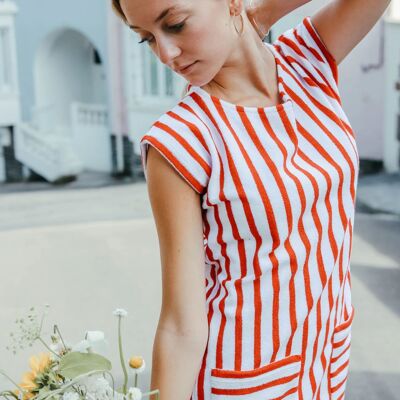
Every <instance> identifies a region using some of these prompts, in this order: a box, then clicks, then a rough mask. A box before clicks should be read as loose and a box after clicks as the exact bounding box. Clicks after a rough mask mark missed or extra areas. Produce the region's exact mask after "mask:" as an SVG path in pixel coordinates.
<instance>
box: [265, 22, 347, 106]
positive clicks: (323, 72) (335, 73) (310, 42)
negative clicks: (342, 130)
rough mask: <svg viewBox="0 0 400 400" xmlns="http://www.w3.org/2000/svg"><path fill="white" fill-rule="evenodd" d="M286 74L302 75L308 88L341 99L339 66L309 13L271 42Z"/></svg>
mask: <svg viewBox="0 0 400 400" xmlns="http://www.w3.org/2000/svg"><path fill="white" fill-rule="evenodd" d="M272 46H273V47H274V48H275V49H276V51H277V53H278V55H279V61H280V62H281V64H282V68H283V69H284V70H285V72H286V73H287V74H288V75H292V76H294V77H297V78H298V77H301V78H304V81H305V82H306V83H308V84H310V85H311V86H310V87H320V88H322V89H323V90H324V91H327V90H328V89H329V90H328V91H329V92H330V93H331V94H332V95H333V97H335V98H336V99H337V100H338V101H339V102H340V95H339V89H338V85H339V70H338V65H337V63H336V61H335V59H334V57H333V56H332V54H331V53H330V52H329V50H328V49H327V48H326V46H325V44H324V43H323V41H322V39H321V37H320V35H319V33H318V31H317V29H316V28H315V26H314V25H313V23H312V20H311V18H310V16H306V17H304V18H303V19H302V20H301V21H300V22H299V23H298V24H297V25H295V26H294V27H293V28H290V29H288V30H286V31H284V32H283V33H281V34H280V35H279V36H278V37H277V38H276V40H275V41H274V42H273V43H272Z"/></svg>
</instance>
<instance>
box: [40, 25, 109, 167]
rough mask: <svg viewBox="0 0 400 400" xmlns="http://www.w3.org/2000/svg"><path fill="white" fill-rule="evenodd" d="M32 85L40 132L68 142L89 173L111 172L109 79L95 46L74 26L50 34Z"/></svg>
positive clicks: (41, 49)
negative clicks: (69, 141)
mask: <svg viewBox="0 0 400 400" xmlns="http://www.w3.org/2000/svg"><path fill="white" fill-rule="evenodd" d="M34 82H35V98H36V103H35V107H34V109H33V120H34V122H35V124H36V127H37V129H38V130H40V131H41V132H43V134H47V135H57V136H59V137H64V138H67V139H70V140H71V142H72V144H73V147H74V150H75V152H76V154H77V156H78V157H79V158H80V160H81V162H82V163H83V166H84V168H85V169H91V170H97V171H107V172H108V171H110V170H111V160H110V159H111V155H110V153H111V152H110V143H109V142H110V139H109V132H108V122H107V109H106V104H107V84H106V76H105V71H104V66H103V62H102V59H101V55H100V54H99V51H98V50H97V49H96V47H95V46H94V45H93V44H92V42H91V41H90V40H89V39H88V38H87V37H86V36H85V35H84V34H82V33H81V32H79V31H77V30H75V29H70V28H63V29H58V30H56V31H54V32H52V33H50V34H49V35H47V36H46V37H45V39H44V40H43V41H42V43H41V45H40V47H39V49H38V51H37V54H36V59H35V65H34Z"/></svg>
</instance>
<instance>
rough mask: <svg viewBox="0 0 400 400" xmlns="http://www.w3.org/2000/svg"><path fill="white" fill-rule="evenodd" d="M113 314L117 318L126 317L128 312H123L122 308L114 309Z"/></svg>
mask: <svg viewBox="0 0 400 400" xmlns="http://www.w3.org/2000/svg"><path fill="white" fill-rule="evenodd" d="M113 314H114V315H115V316H117V317H126V316H127V315H128V311H126V310H124V309H123V308H116V309H115V310H114V311H113Z"/></svg>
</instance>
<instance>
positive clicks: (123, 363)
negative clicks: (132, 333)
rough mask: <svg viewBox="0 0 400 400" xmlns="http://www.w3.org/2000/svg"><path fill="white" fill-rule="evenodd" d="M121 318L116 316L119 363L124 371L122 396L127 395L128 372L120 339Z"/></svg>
mask: <svg viewBox="0 0 400 400" xmlns="http://www.w3.org/2000/svg"><path fill="white" fill-rule="evenodd" d="M121 319H122V317H121V316H118V346H119V358H120V361H121V366H122V370H123V371H124V386H123V389H122V390H123V392H124V394H126V393H127V384H128V371H127V370H126V366H125V361H124V355H123V352H122V337H121Z"/></svg>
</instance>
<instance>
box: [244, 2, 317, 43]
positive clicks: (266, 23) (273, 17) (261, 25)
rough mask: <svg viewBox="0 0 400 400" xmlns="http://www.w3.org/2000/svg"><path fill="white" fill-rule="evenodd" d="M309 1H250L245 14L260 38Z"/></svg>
mask: <svg viewBox="0 0 400 400" xmlns="http://www.w3.org/2000/svg"><path fill="white" fill-rule="evenodd" d="M310 1H311V0H252V1H250V2H248V5H247V7H246V13H247V15H248V17H249V19H250V21H251V22H252V24H253V26H254V27H255V28H256V30H257V32H258V34H259V35H260V37H262V38H263V37H264V36H265V35H266V34H267V32H268V31H269V30H270V29H271V26H272V25H274V24H275V23H276V22H277V21H279V20H280V19H281V18H283V17H284V16H285V15H287V14H289V13H290V12H292V11H293V10H295V9H296V8H298V7H300V6H302V5H304V4H306V3H309V2H310Z"/></svg>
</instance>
